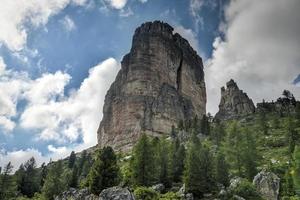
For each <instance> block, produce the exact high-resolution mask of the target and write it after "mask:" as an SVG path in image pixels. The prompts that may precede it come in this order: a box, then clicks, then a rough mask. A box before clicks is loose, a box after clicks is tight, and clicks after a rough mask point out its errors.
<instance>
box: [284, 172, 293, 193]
mask: <svg viewBox="0 0 300 200" xmlns="http://www.w3.org/2000/svg"><path fill="white" fill-rule="evenodd" d="M283 194H284V195H285V196H289V197H291V196H294V195H295V189H294V183H293V177H292V175H291V170H290V169H287V170H286V172H285V174H284V185H283Z"/></svg>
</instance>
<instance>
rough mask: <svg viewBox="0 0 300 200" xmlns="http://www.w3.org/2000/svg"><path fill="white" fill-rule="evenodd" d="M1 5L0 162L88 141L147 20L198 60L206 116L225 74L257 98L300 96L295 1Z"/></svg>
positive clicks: (45, 155) (40, 156)
mask: <svg viewBox="0 0 300 200" xmlns="http://www.w3.org/2000/svg"><path fill="white" fill-rule="evenodd" d="M251 2H252V1H251ZM1 4H2V6H1V8H0V13H1V14H0V24H1V25H0V91H1V93H2V95H0V166H1V165H4V164H5V163H6V162H8V160H12V161H13V163H14V164H15V165H16V166H18V165H19V164H20V163H21V162H23V161H25V160H26V159H28V158H29V157H30V156H35V157H36V158H37V160H38V162H39V163H41V162H44V161H45V162H46V161H48V160H49V159H50V158H54V159H58V158H62V157H64V156H66V155H68V154H69V153H70V151H71V150H76V151H80V150H82V149H85V148H87V147H90V146H93V145H95V144H96V130H97V127H98V125H99V122H100V120H101V117H102V105H103V100H104V96H105V93H106V90H107V89H108V87H109V85H110V84H111V82H112V81H113V80H114V78H115V75H116V73H117V71H118V70H119V68H120V61H121V59H122V56H123V55H124V54H126V53H127V52H128V51H129V49H130V47H131V40H132V35H133V33H134V30H135V28H136V27H138V26H139V25H140V24H141V23H143V22H145V21H153V20H162V21H165V22H168V23H169V24H170V25H172V26H173V27H174V29H175V31H176V32H179V33H180V34H181V35H182V36H183V37H185V38H186V39H188V40H189V42H190V44H191V45H192V46H193V47H194V48H195V49H196V50H197V51H198V53H199V55H201V57H202V58H203V59H204V62H205V73H206V77H205V79H206V84H207V93H208V105H207V109H208V111H209V112H212V113H215V112H216V109H217V105H218V102H219V88H220V87H221V86H222V85H224V84H225V82H226V81H228V80H229V79H230V78H234V79H235V80H237V82H238V84H239V86H240V87H241V88H242V89H244V90H245V91H246V92H248V94H249V96H250V97H252V98H253V100H254V101H255V102H257V101H260V100H261V99H263V98H264V99H267V100H271V99H275V98H277V97H278V96H279V95H280V93H281V91H282V90H283V89H286V88H287V89H290V90H291V91H292V92H294V93H296V97H298V96H299V95H297V92H299V87H297V86H296V85H297V83H298V82H299V77H298V79H296V78H297V76H298V74H299V73H300V70H299V62H300V58H299V55H298V52H299V46H300V44H299V37H298V35H299V34H298V33H299V32H300V31H299V28H295V27H296V26H298V24H297V23H298V22H297V20H298V19H299V14H298V12H297V11H296V10H295V9H296V8H299V2H297V0H288V1H287V3H286V4H285V5H282V4H281V3H280V1H279V0H275V1H274V2H273V1H272V2H271V0H270V1H263V2H261V1H259V0H257V1H253V2H252V3H250V2H249V1H244V0H241V1H240V2H230V1H229V0H228V1H224V0H172V1H166V0H61V1H55V0H51V1H45V2H41V1H37V0H28V1H24V2H17V1H16V2H11V1H10V0H4V1H3V2H1ZM263 8H264V9H265V10H266V12H264V11H263V10H262V9H263ZM1 9H2V10H1ZM287 10H288V12H286V11H287ZM278 11H285V13H288V14H287V15H281V14H280V13H278ZM274 22H281V23H279V25H276V23H274ZM291 28H292V30H293V31H289V29H291ZM257 88H260V90H258V89H257ZM299 94H300V92H299Z"/></svg>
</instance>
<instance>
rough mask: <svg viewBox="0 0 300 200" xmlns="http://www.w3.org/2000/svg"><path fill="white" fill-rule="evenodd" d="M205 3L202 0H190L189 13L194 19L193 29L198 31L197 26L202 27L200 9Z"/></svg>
mask: <svg viewBox="0 0 300 200" xmlns="http://www.w3.org/2000/svg"><path fill="white" fill-rule="evenodd" d="M204 5H205V1H204V0H190V7H189V9H190V14H191V15H192V17H193V18H194V20H195V29H196V31H197V32H198V30H199V28H200V27H201V28H202V27H203V25H204V21H203V18H202V17H201V16H200V11H201V9H202V8H203V6H204Z"/></svg>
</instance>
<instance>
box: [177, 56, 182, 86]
mask: <svg viewBox="0 0 300 200" xmlns="http://www.w3.org/2000/svg"><path fill="white" fill-rule="evenodd" d="M182 60H183V53H182V51H181V54H180V61H179V66H178V68H177V77H176V86H177V87H176V90H177V91H180V85H181V72H182Z"/></svg>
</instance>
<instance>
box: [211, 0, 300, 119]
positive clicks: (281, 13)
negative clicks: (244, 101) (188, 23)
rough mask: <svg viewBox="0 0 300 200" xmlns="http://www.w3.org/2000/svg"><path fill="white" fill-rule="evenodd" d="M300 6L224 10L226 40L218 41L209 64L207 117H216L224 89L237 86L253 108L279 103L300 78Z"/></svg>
mask: <svg viewBox="0 0 300 200" xmlns="http://www.w3.org/2000/svg"><path fill="white" fill-rule="evenodd" d="M299 8H300V2H299V1H298V0H289V1H284V2H283V1H281V0H274V1H272V3H270V2H269V1H261V0H253V1H247V0H240V1H231V3H230V4H229V6H228V7H227V8H226V10H225V16H226V28H225V31H224V35H225V40H221V39H220V38H216V39H215V41H214V44H213V47H214V51H213V55H212V58H211V59H210V60H208V62H207V63H206V81H207V88H208V89H207V92H208V111H210V112H212V113H215V112H216V111H217V106H218V103H219V101H220V87H221V86H223V85H224V84H225V83H226V82H227V81H228V80H229V79H230V78H233V79H235V80H236V81H237V83H238V85H239V86H240V88H241V89H244V90H245V91H246V92H247V93H248V94H249V96H250V97H252V99H253V100H254V102H259V101H261V100H262V99H266V100H272V99H275V98H277V97H278V96H279V95H280V94H281V93H282V91H283V90H284V89H289V90H291V91H292V92H293V93H294V94H295V96H296V97H297V98H299V97H300V96H299V95H300V91H299V88H297V87H295V85H294V84H292V82H293V80H294V79H295V77H296V76H297V75H298V74H299V72H300V65H299V63H300V54H299V52H300V45H299V44H300V37H299V35H300V27H299V21H300V15H299Z"/></svg>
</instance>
